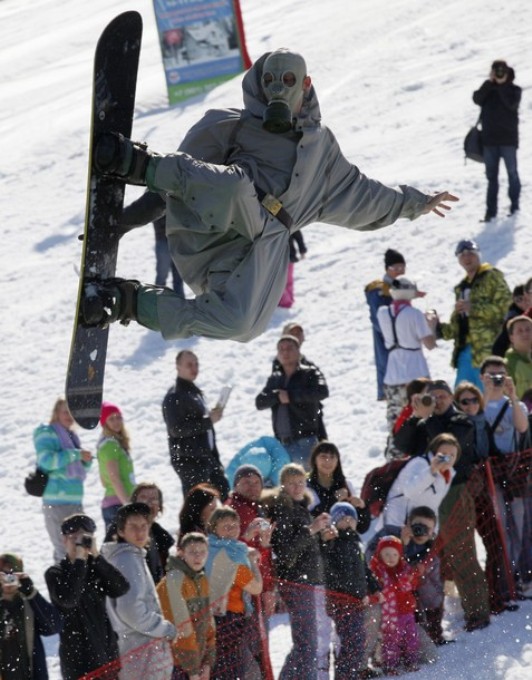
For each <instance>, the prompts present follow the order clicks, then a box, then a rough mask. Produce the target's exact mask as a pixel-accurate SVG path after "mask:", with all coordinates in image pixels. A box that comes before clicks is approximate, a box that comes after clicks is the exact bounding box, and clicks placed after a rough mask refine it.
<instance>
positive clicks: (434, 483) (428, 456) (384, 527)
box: [366, 433, 461, 560]
mask: <svg viewBox="0 0 532 680" xmlns="http://www.w3.org/2000/svg"><path fill="white" fill-rule="evenodd" d="M460 452H461V449H460V444H459V443H458V440H457V439H456V438H455V437H454V436H453V435H452V434H447V433H444V434H439V435H438V436H437V437H434V439H433V440H432V441H431V442H430V444H429V446H428V451H427V453H425V454H424V455H423V456H415V457H413V458H412V459H411V460H410V461H409V462H408V463H407V464H406V465H405V466H404V467H403V468H402V470H401V471H400V472H399V474H398V475H397V478H396V479H395V481H394V483H393V484H392V486H391V487H390V490H389V492H388V496H387V497H386V504H385V506H384V509H383V511H382V514H381V516H380V517H379V519H378V520H377V523H376V526H375V529H376V533H375V535H374V536H373V538H372V539H371V540H370V541H369V543H368V545H367V548H366V559H367V560H369V559H370V558H371V555H372V554H373V552H374V550H375V548H376V547H377V543H378V541H379V538H381V537H382V536H389V535H393V536H398V537H400V536H401V529H402V527H403V526H404V525H405V524H406V521H407V518H408V515H409V514H410V511H411V510H412V509H413V508H417V507H419V506H421V505H423V506H426V507H429V508H431V509H432V510H434V512H435V513H436V516H437V515H438V508H439V507H440V503H441V502H442V500H443V499H444V498H445V496H446V495H447V492H448V491H449V489H450V488H451V482H452V481H453V477H454V475H455V474H456V472H455V470H454V468H453V466H454V465H455V463H456V461H457V460H458V458H459V456H460Z"/></svg>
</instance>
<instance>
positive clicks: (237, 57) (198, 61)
mask: <svg viewBox="0 0 532 680" xmlns="http://www.w3.org/2000/svg"><path fill="white" fill-rule="evenodd" d="M153 4H154V9H155V18H156V21H157V29H158V31H159V43H160V46H161V52H162V56H163V64H164V71H165V75H166V85H167V88H168V99H169V101H170V104H175V103H177V102H180V101H183V100H184V99H188V98H189V97H194V96H196V95H198V94H202V93H204V92H207V91H208V90H212V88H213V87H216V85H219V84H220V83H222V82H224V81H225V80H229V79H230V78H232V77H233V76H235V75H236V74H238V73H241V72H242V71H245V70H246V69H248V68H249V67H250V66H251V60H250V58H249V56H248V53H247V49H246V45H245V40H244V27H243V23H242V14H241V11H240V2H239V0H154V3H153Z"/></svg>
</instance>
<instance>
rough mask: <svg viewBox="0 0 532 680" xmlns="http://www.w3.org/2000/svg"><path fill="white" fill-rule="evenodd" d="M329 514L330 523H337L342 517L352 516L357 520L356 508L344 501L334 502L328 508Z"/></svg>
mask: <svg viewBox="0 0 532 680" xmlns="http://www.w3.org/2000/svg"><path fill="white" fill-rule="evenodd" d="M329 514H330V516H331V523H332V524H338V522H339V521H340V520H341V519H342V517H352V518H353V519H356V520H357V521H358V512H357V509H356V508H355V507H354V506H353V505H351V503H347V502H346V501H340V502H338V503H335V504H334V505H333V506H332V507H331V509H330V510H329Z"/></svg>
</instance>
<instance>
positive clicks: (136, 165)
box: [93, 132, 152, 186]
mask: <svg viewBox="0 0 532 680" xmlns="http://www.w3.org/2000/svg"><path fill="white" fill-rule="evenodd" d="M151 157H152V154H151V152H150V151H149V150H148V145H147V144H145V143H144V142H133V141H132V140H131V139H128V138H127V137H124V135H122V134H120V133H118V132H106V133H104V134H102V135H100V137H98V138H97V139H96V143H95V145H94V151H93V163H94V167H95V168H96V170H97V171H98V172H99V173H100V174H102V175H107V176H110V177H118V178H119V179H122V180H124V182H127V183H128V184H137V185H140V186H146V170H147V168H148V163H149V162H150V159H151Z"/></svg>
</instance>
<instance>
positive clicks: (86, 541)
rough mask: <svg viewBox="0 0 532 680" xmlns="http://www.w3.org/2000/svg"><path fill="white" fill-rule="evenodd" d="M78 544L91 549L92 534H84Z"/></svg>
mask: <svg viewBox="0 0 532 680" xmlns="http://www.w3.org/2000/svg"><path fill="white" fill-rule="evenodd" d="M76 545H80V546H81V547H82V548H86V549H87V550H89V549H90V548H92V536H91V535H90V534H83V536H82V537H81V538H80V539H79V541H78V542H77V543H76Z"/></svg>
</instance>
